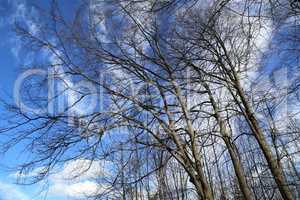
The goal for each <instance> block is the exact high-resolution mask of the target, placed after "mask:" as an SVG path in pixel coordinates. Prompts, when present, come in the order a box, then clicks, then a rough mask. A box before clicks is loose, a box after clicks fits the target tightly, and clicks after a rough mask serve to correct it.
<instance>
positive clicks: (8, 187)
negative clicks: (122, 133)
mask: <svg viewBox="0 0 300 200" xmlns="http://www.w3.org/2000/svg"><path fill="white" fill-rule="evenodd" d="M0 199H1V200H29V197H28V196H27V195H26V194H24V193H23V192H21V191H19V190H18V188H17V186H16V185H13V184H8V183H3V182H0Z"/></svg>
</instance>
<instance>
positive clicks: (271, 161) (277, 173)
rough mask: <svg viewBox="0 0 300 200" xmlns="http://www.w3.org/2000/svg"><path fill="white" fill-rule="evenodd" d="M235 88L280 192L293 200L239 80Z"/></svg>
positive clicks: (288, 199)
mask: <svg viewBox="0 0 300 200" xmlns="http://www.w3.org/2000/svg"><path fill="white" fill-rule="evenodd" d="M235 77H237V76H236V75H235ZM235 87H236V89H237V92H238V95H239V97H240V99H241V102H242V105H243V106H244V115H245V117H246V120H247V122H248V124H249V126H250V128H251V130H252V132H253V133H254V135H255V138H256V140H257V142H258V144H259V146H260V148H261V150H262V152H263V154H264V156H265V158H266V161H267V163H268V166H269V168H270V170H271V173H272V175H273V176H274V179H275V182H276V184H277V186H278V188H279V191H280V193H281V195H282V197H283V199H286V200H292V199H293V195H292V193H291V191H290V189H289V187H288V183H287V181H286V179H285V177H284V173H283V169H282V168H281V166H280V165H279V164H278V162H277V159H276V156H274V155H273V153H272V151H271V149H270V147H269V145H268V143H267V141H266V138H265V136H264V134H263V131H262V130H261V128H260V126H259V124H258V122H257V119H256V117H255V116H254V114H253V111H252V110H251V108H250V105H249V103H248V101H247V100H246V97H245V94H244V91H243V89H242V88H241V85H240V82H239V80H236V81H235Z"/></svg>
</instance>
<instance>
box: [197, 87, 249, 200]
mask: <svg viewBox="0 0 300 200" xmlns="http://www.w3.org/2000/svg"><path fill="white" fill-rule="evenodd" d="M203 86H204V87H205V89H206V90H207V93H208V96H209V99H210V102H211V104H212V107H213V109H214V114H215V118H216V121H217V123H218V125H219V127H220V133H221V135H222V138H223V140H224V142H225V145H226V148H227V149H228V151H229V155H230V158H231V161H232V164H233V167H234V172H235V174H236V176H237V179H238V183H239V187H240V190H241V191H242V193H243V197H244V198H245V199H246V200H252V196H251V191H250V188H249V187H248V185H247V181H246V178H245V174H244V170H243V167H242V165H241V162H240V159H239V156H238V154H237V151H236V150H235V148H234V144H233V143H232V141H231V140H230V136H229V134H228V132H227V130H226V127H225V124H224V121H223V119H221V116H220V114H219V107H218V105H217V103H216V101H215V99H214V97H213V94H212V92H211V90H210V88H209V86H208V85H207V84H206V83H203Z"/></svg>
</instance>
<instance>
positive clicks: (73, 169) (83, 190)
mask: <svg viewBox="0 0 300 200" xmlns="http://www.w3.org/2000/svg"><path fill="white" fill-rule="evenodd" d="M110 164H111V163H110V162H108V161H91V160H86V159H77V160H72V161H69V162H66V163H65V164H64V165H63V166H62V167H61V168H57V169H55V170H54V171H55V172H53V174H51V175H50V176H49V177H48V178H47V180H46V181H47V184H48V185H49V187H48V189H47V196H49V197H68V198H72V199H73V198H78V199H81V198H85V197H87V196H93V195H96V194H99V193H103V192H104V191H106V190H107V189H108V186H107V185H105V184H99V183H97V182H95V178H99V177H108V176H110V173H109V171H108V170H107V169H109V165H110ZM43 171H44V168H36V169H35V170H33V171H32V172H30V173H27V174H19V173H16V174H12V175H11V177H14V178H23V179H24V178H25V179H26V178H32V177H35V176H38V175H39V174H40V173H43ZM0 187H1V185H0ZM5 200H6V199H5ZM20 200H23V199H20Z"/></svg>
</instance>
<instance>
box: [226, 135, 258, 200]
mask: <svg viewBox="0 0 300 200" xmlns="http://www.w3.org/2000/svg"><path fill="white" fill-rule="evenodd" d="M224 142H225V144H226V147H227V149H228V152H229V155H230V158H231V161H232V164H233V167H234V171H235V174H236V176H237V179H238V183H239V186H240V190H241V191H242V193H243V196H244V198H245V200H251V199H252V195H251V191H250V188H249V187H248V184H247V181H246V178H245V173H244V170H243V167H242V164H241V161H240V158H239V156H238V154H237V152H236V150H235V148H234V146H233V144H232V142H231V141H230V139H229V138H228V137H225V138H224Z"/></svg>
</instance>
